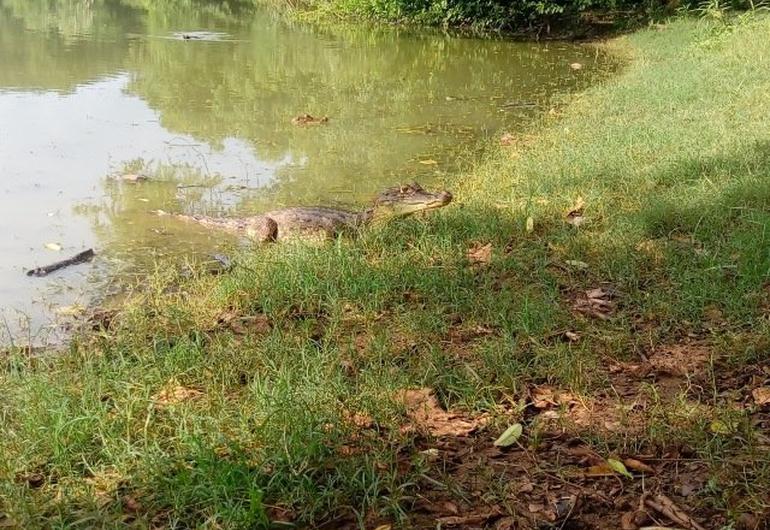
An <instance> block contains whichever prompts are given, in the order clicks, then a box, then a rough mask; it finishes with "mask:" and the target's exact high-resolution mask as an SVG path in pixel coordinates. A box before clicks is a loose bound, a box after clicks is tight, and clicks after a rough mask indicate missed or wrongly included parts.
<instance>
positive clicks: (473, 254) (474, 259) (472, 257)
mask: <svg viewBox="0 0 770 530" xmlns="http://www.w3.org/2000/svg"><path fill="white" fill-rule="evenodd" d="M468 261H470V262H471V265H486V264H487V263H489V262H490V261H492V243H487V244H486V245H482V244H481V243H475V244H474V245H473V246H472V247H471V248H470V249H469V250H468Z"/></svg>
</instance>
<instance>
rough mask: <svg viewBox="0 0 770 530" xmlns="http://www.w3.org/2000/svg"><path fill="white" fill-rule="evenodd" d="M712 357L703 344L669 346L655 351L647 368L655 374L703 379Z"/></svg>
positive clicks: (709, 350)
mask: <svg viewBox="0 0 770 530" xmlns="http://www.w3.org/2000/svg"><path fill="white" fill-rule="evenodd" d="M712 355H713V354H712V350H711V348H710V347H708V346H707V345H705V344H698V343H691V344H687V343H685V344H670V345H665V346H661V347H658V348H656V349H655V351H654V352H653V353H652V355H650V356H649V367H650V369H651V370H652V371H654V372H655V373H657V374H662V375H669V376H675V377H695V378H696V379H703V377H704V375H705V374H706V372H707V370H708V366H709V362H710V361H711V359H712Z"/></svg>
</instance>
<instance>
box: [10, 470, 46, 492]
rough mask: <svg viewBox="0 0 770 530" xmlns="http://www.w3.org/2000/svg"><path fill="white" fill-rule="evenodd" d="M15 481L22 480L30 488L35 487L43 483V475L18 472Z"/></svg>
mask: <svg viewBox="0 0 770 530" xmlns="http://www.w3.org/2000/svg"><path fill="white" fill-rule="evenodd" d="M16 482H24V483H26V484H27V486H29V487H30V488H33V489H37V488H40V487H42V486H43V484H45V475H43V474H42V473H18V474H17V475H16Z"/></svg>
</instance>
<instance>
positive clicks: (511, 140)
mask: <svg viewBox="0 0 770 530" xmlns="http://www.w3.org/2000/svg"><path fill="white" fill-rule="evenodd" d="M515 143H516V137H515V136H514V135H512V134H511V133H505V134H504V135H502V136H501V137H500V145H504V146H506V147H507V146H511V145H513V144H515Z"/></svg>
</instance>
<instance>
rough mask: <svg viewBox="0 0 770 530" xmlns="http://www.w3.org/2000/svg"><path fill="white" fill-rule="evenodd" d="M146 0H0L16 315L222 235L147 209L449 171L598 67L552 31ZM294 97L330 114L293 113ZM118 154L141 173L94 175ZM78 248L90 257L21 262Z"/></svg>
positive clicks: (443, 176)
mask: <svg viewBox="0 0 770 530" xmlns="http://www.w3.org/2000/svg"><path fill="white" fill-rule="evenodd" d="M151 3H152V4H158V2H144V1H142V0H91V1H89V2H83V1H81V0H0V170H1V173H0V175H2V177H1V178H2V186H1V187H0V212H1V213H0V229H1V230H3V231H4V232H5V233H6V234H8V236H7V237H5V238H3V240H2V243H0V308H2V315H3V317H4V319H5V320H6V321H8V322H9V327H10V328H11V329H18V325H17V323H16V322H15V321H16V320H18V318H17V316H18V315H19V314H22V315H25V317H24V318H27V317H29V318H30V322H29V323H30V324H31V326H32V328H33V329H37V328H39V327H40V325H41V324H43V323H44V322H46V321H47V319H48V318H49V315H50V314H51V312H50V311H49V310H48V309H47V308H50V307H59V306H62V305H65V306H71V305H73V303H80V304H83V305H87V304H88V303H89V302H90V300H91V299H92V298H93V296H95V294H96V292H97V291H98V289H96V288H95V287H93V285H92V284H91V283H89V281H93V280H94V277H95V275H96V276H100V277H102V278H109V277H114V276H115V271H116V270H119V271H131V272H132V273H133V274H144V273H145V271H146V270H147V267H149V266H151V265H150V264H151V263H152V262H153V261H154V260H155V259H157V258H158V257H162V256H172V257H174V256H175V257H176V259H177V260H178V261H181V260H182V259H186V258H187V257H189V256H193V255H196V254H198V255H204V254H206V253H210V252H213V251H216V250H218V249H220V247H221V245H223V244H232V241H226V242H223V239H222V237H221V235H219V234H216V235H213V234H210V233H207V232H205V231H201V230H200V229H197V228H195V227H189V226H182V225H180V224H178V223H176V224H174V223H171V222H169V221H168V220H165V219H162V218H159V217H158V216H155V215H153V214H152V211H153V210H155V209H164V210H171V211H179V210H188V211H190V210H192V211H202V212H207V213H223V212H249V213H251V212H258V211H260V210H264V209H267V208H276V207H279V206H281V205H288V204H310V203H324V204H340V203H343V204H348V205H351V204H358V203H361V202H362V201H364V200H366V199H367V198H368V197H369V196H371V195H373V194H374V193H375V192H376V191H378V190H379V189H381V188H383V187H385V186H388V185H392V184H393V183H397V182H403V181H405V180H407V179H412V178H417V179H419V180H421V181H424V182H427V183H430V181H442V180H451V178H452V175H453V172H454V171H455V167H456V159H457V155H458V154H459V153H463V152H466V151H467V150H468V149H469V148H471V147H472V145H473V144H474V142H476V141H477V140H478V139H479V138H482V137H484V136H488V135H492V134H495V133H496V131H499V130H500V129H503V128H504V129H507V130H511V129H515V128H517V127H521V126H523V124H525V123H526V120H528V119H529V118H531V116H532V115H533V113H535V112H538V110H542V109H544V108H548V106H549V102H550V100H551V98H552V97H553V96H554V95H555V94H558V93H563V92H565V91H567V90H574V89H577V88H580V87H581V86H585V85H586V84H588V83H589V82H591V78H592V77H594V76H596V75H598V74H600V73H602V72H604V71H606V69H607V68H606V67H607V64H606V63H607V59H606V58H604V57H603V56H601V55H596V54H595V53H594V52H593V51H590V50H588V49H585V48H581V47H577V46H571V45H566V44H548V45H535V44H522V43H511V42H505V41H482V40H476V39H468V38H453V37H449V36H446V35H443V34H438V33H421V32H413V31H410V32H398V31H395V30H387V31H386V30H371V29H366V30H361V29H359V30H353V29H343V30H334V31H332V30H319V29H317V28H311V27H307V26H303V25H294V24H290V23H287V22H285V21H282V20H278V19H276V18H274V17H271V16H270V15H269V14H266V13H263V12H259V11H256V12H255V11H242V12H233V10H232V7H227V6H228V5H229V4H225V6H226V7H225V8H223V7H221V6H222V4H221V3H211V4H207V3H206V2H200V3H196V4H195V5H196V7H195V8H191V7H189V6H188V4H189V3H188V2H178V1H177V2H175V1H169V2H160V3H159V4H163V5H161V6H155V7H147V4H151ZM574 62H580V63H582V64H583V65H584V68H583V69H581V70H579V71H576V70H572V69H570V67H569V64H570V63H574ZM304 113H310V114H312V115H314V116H324V115H325V116H329V122H328V123H327V124H324V125H318V126H312V127H298V126H296V125H293V124H292V118H293V117H294V116H297V115H300V114H304ZM123 172H143V173H145V174H147V175H148V176H150V177H152V179H153V180H152V181H150V182H143V183H139V184H136V185H133V184H129V183H125V182H115V181H112V180H110V179H109V178H108V176H109V175H111V174H120V173H123ZM47 243H56V244H58V245H61V246H62V247H63V250H61V251H60V252H56V251H52V250H50V249H49V248H50V247H51V245H48V247H49V248H46V244H47ZM91 246H93V247H96V248H97V252H98V253H99V255H100V259H99V260H97V262H96V263H95V264H94V265H91V266H81V267H77V268H73V269H70V270H66V271H62V272H60V273H57V274H56V275H54V276H52V277H51V278H50V279H42V280H41V279H29V278H26V277H25V276H24V275H23V271H24V269H25V268H29V267H32V266H35V265H41V264H45V263H48V262H51V261H56V260H58V259H62V258H63V257H66V256H68V255H70V254H74V253H76V252H77V251H79V250H82V249H83V248H87V247H91ZM1 334H2V332H0V335H1Z"/></svg>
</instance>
